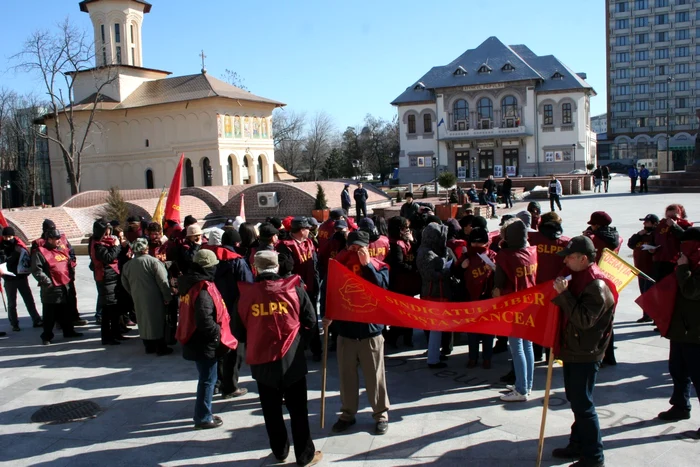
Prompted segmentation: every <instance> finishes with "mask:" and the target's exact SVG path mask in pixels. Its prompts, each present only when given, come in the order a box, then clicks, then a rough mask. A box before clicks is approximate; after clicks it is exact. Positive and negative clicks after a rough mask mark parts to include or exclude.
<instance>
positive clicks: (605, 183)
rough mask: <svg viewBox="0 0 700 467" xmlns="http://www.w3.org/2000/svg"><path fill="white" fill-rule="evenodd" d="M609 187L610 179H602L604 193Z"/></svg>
mask: <svg viewBox="0 0 700 467" xmlns="http://www.w3.org/2000/svg"><path fill="white" fill-rule="evenodd" d="M609 186H610V178H604V179H603V188H605V192H606V193H607V192H608V187H609Z"/></svg>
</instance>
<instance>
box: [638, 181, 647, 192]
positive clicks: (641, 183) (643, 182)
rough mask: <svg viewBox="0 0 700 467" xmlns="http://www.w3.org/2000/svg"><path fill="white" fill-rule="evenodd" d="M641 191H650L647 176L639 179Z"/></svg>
mask: <svg viewBox="0 0 700 467" xmlns="http://www.w3.org/2000/svg"><path fill="white" fill-rule="evenodd" d="M639 192H640V193H649V185H647V179H646V178H640V179H639Z"/></svg>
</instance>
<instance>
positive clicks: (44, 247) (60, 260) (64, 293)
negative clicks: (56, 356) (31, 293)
mask: <svg viewBox="0 0 700 467" xmlns="http://www.w3.org/2000/svg"><path fill="white" fill-rule="evenodd" d="M61 238H62V234H61V232H59V231H58V230H56V229H53V230H49V231H48V232H46V233H45V241H42V242H41V243H40V244H39V243H38V244H37V245H36V248H35V249H34V250H33V251H32V275H33V276H34V278H35V279H36V280H37V282H38V283H39V287H40V288H41V304H42V306H43V308H44V332H43V333H41V341H42V343H43V344H44V345H49V344H51V340H52V339H53V327H54V324H55V323H56V321H58V322H59V323H61V329H62V330H63V337H66V338H68V337H80V336H82V333H79V332H75V329H73V313H72V311H73V310H72V308H71V298H70V296H71V292H70V290H69V289H70V287H71V283H72V281H71V279H72V278H73V277H75V276H74V272H73V263H72V262H71V259H70V256H68V252H67V251H66V249H65V248H61Z"/></svg>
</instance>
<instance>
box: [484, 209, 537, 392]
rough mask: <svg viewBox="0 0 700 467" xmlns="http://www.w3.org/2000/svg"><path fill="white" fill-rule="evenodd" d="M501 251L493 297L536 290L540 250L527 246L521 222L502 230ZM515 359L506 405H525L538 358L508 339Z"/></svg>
mask: <svg viewBox="0 0 700 467" xmlns="http://www.w3.org/2000/svg"><path fill="white" fill-rule="evenodd" d="M501 236H502V237H503V239H504V240H502V241H501V251H499V252H498V255H497V256H496V272H495V275H494V289H493V296H494V297H500V296H502V295H508V294H510V293H513V292H517V291H518V290H524V289H527V288H529V287H534V286H535V285H537V284H536V278H537V247H534V246H530V244H529V243H528V242H527V227H526V226H525V224H524V223H523V221H521V220H520V219H517V218H516V219H511V220H509V221H507V222H506V223H505V224H503V227H502V228H501ZM508 344H509V345H510V352H511V355H512V357H513V366H514V371H515V385H513V386H507V388H508V389H509V390H510V392H509V393H507V394H504V395H503V396H501V400H502V401H504V402H525V401H527V400H528V396H529V395H530V393H531V392H532V379H533V375H534V373H535V357H534V354H533V349H532V342H531V341H528V340H525V339H521V338H519V337H509V338H508Z"/></svg>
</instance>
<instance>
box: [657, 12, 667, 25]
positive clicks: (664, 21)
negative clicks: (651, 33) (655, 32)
mask: <svg viewBox="0 0 700 467" xmlns="http://www.w3.org/2000/svg"><path fill="white" fill-rule="evenodd" d="M655 22H656V24H668V14H666V13H664V14H663V15H656V20H655Z"/></svg>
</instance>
